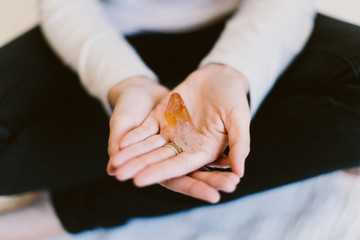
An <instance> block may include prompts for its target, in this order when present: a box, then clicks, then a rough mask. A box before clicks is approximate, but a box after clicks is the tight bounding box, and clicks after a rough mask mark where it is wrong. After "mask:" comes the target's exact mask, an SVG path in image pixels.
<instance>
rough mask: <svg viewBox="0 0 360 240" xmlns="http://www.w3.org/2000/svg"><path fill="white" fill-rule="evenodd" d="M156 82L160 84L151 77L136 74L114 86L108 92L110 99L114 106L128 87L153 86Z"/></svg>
mask: <svg viewBox="0 0 360 240" xmlns="http://www.w3.org/2000/svg"><path fill="white" fill-rule="evenodd" d="M154 84H156V85H158V83H157V82H156V81H154V80H152V79H150V78H147V77H141V76H134V77H129V78H127V79H125V80H123V81H121V82H119V83H117V84H116V85H115V86H113V87H112V88H111V89H110V91H109V93H108V101H109V102H110V103H111V104H112V105H113V106H114V105H115V104H116V102H117V100H118V98H119V96H120V94H121V93H122V92H124V91H125V90H126V89H128V88H130V87H131V88H133V87H145V88H146V87H153V86H154Z"/></svg>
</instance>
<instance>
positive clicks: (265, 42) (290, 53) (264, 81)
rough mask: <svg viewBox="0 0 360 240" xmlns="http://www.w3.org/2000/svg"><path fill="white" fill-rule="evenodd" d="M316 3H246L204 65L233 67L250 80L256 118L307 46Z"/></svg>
mask: <svg viewBox="0 0 360 240" xmlns="http://www.w3.org/2000/svg"><path fill="white" fill-rule="evenodd" d="M314 2H315V1H314V0H305V1H303V0H293V1H289V0H264V1H254V0H251V1H249V0H246V1H243V3H242V4H241V5H240V6H239V9H238V10H237V12H236V13H235V14H234V16H233V17H232V18H231V19H230V20H229V22H228V23H227V25H226V28H225V30H224V32H223V33H222V35H221V37H220V39H219V40H218V42H217V44H216V45H215V46H214V48H213V50H212V51H211V52H210V53H209V55H208V56H207V57H206V58H205V59H204V60H203V61H202V63H201V65H205V64H208V63H211V62H214V63H221V64H225V65H229V66H231V67H233V68H234V69H237V70H238V71H239V72H241V73H242V74H243V75H244V76H245V77H246V78H247V79H248V81H249V87H250V106H251V113H252V115H254V114H255V113H256V111H257V109H258V107H259V106H260V104H261V102H262V100H263V99H264V98H265V96H266V95H267V93H268V92H269V91H270V89H271V88H272V86H273V85H274V83H275V80H276V79H277V77H278V76H279V75H280V74H281V73H282V71H284V69H285V68H286V67H287V66H288V65H289V63H290V62H291V61H292V60H293V58H294V57H295V56H296V55H297V54H298V53H299V52H300V51H301V49H302V48H303V47H304V45H305V43H306V41H307V39H308V37H309V36H310V33H311V31H312V27H313V19H314V16H315V3H314Z"/></svg>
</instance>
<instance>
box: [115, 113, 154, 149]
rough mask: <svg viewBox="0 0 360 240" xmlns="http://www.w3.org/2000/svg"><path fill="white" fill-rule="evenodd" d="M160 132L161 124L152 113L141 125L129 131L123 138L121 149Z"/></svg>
mask: <svg viewBox="0 0 360 240" xmlns="http://www.w3.org/2000/svg"><path fill="white" fill-rule="evenodd" d="M158 132H159V124H158V122H157V121H156V119H155V118H154V117H153V116H152V115H150V116H148V117H147V118H146V119H145V121H144V122H143V123H142V124H141V126H139V127H137V128H135V129H134V130H132V131H130V132H129V133H127V134H126V135H125V136H124V138H123V139H121V141H120V144H119V147H120V148H121V149H123V148H126V147H128V146H129V145H131V144H134V143H137V142H140V141H142V140H144V139H146V138H148V137H150V136H152V135H155V134H157V133H158Z"/></svg>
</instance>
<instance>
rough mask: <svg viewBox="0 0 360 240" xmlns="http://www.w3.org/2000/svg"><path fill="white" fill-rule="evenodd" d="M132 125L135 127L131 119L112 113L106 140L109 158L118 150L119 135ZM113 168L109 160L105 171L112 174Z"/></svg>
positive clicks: (123, 133)
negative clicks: (107, 139)
mask: <svg viewBox="0 0 360 240" xmlns="http://www.w3.org/2000/svg"><path fill="white" fill-rule="evenodd" d="M134 127H136V123H135V122H134V121H131V119H130V118H129V117H127V116H126V115H120V114H119V115H114V114H113V116H112V117H111V118H110V135H109V141H108V154H109V157H110V158H111V157H112V156H113V155H114V154H115V153H117V152H118V151H119V150H120V148H119V140H120V139H121V137H122V136H123V135H125V134H126V133H127V132H128V131H129V130H131V129H132V128H134ZM114 170H115V169H114V167H113V165H112V164H111V162H110V161H109V162H108V165H107V173H108V174H109V175H114Z"/></svg>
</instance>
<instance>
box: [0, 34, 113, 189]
mask: <svg viewBox="0 0 360 240" xmlns="http://www.w3.org/2000/svg"><path fill="white" fill-rule="evenodd" d="M107 137H108V117H107V116H106V114H105V112H104V111H103V109H102V107H101V105H100V103H99V102H98V101H96V100H95V99H93V98H91V97H89V96H88V95H87V94H86V92H85V91H84V90H83V88H82V87H81V84H80V82H79V80H78V77H77V76H76V75H75V74H74V73H73V72H72V71H71V70H70V69H69V68H68V67H66V66H64V65H63V64H62V63H61V62H60V60H59V59H58V58H57V57H56V56H55V55H54V53H53V52H52V51H51V50H50V48H49V46H48V45H47V43H46V41H45V40H44V38H43V36H42V34H41V32H40V29H39V28H38V27H37V28H34V29H32V30H31V31H29V32H27V33H25V34H24V35H22V36H20V37H19V38H18V39H16V40H14V41H12V42H11V43H9V44H7V45H5V46H4V47H2V48H1V49H0V194H14V193H20V192H24V191H32V190H41V189H48V188H53V187H60V186H66V185H69V184H73V183H76V182H84V181H87V180H90V179H94V178H98V177H103V176H105V174H106V173H105V167H106V162H107V159H108V157H107V152H106V149H107Z"/></svg>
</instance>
